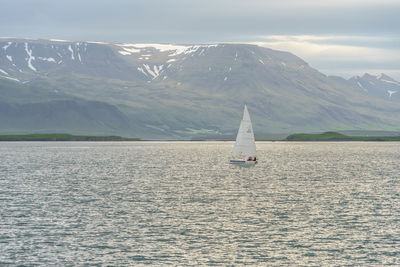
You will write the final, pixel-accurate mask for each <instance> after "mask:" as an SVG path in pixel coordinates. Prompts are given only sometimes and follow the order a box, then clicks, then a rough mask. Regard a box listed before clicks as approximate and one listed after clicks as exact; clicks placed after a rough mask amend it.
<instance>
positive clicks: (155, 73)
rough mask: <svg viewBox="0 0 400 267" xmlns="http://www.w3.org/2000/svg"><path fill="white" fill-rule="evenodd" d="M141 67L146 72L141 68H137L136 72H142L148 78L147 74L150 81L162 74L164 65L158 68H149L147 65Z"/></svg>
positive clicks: (155, 66)
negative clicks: (150, 78)
mask: <svg viewBox="0 0 400 267" xmlns="http://www.w3.org/2000/svg"><path fill="white" fill-rule="evenodd" d="M143 67H144V68H145V70H146V71H145V70H143V68H141V67H140V69H139V68H138V70H139V71H141V72H143V73H144V74H145V75H146V76H148V75H147V74H150V76H151V77H152V80H154V79H155V78H157V77H158V76H159V75H160V74H161V73H162V72H163V68H164V65H160V66H157V65H154V66H153V68H151V67H150V66H149V65H148V64H143ZM146 72H147V73H146Z"/></svg>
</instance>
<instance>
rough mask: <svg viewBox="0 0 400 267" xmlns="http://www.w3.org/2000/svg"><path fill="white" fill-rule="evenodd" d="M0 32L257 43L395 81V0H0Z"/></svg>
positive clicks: (333, 70) (399, 65)
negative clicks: (389, 76) (389, 77)
mask: <svg viewBox="0 0 400 267" xmlns="http://www.w3.org/2000/svg"><path fill="white" fill-rule="evenodd" d="M0 36H2V37H21V38H23V37H29V38H53V39H66V40H77V41H78V40H79V41H105V42H131V43H218V42H244V43H257V44H259V45H263V46H266V47H270V48H273V49H278V50H285V51H289V52H292V53H294V54H296V55H297V56H300V57H301V58H303V59H304V60H306V61H307V62H309V63H310V65H311V66H313V67H315V68H317V69H318V70H320V71H322V72H323V73H325V74H329V75H332V74H338V75H341V76H344V77H349V76H351V75H362V74H363V73H364V72H370V73H372V74H378V73H381V72H384V73H386V74H389V75H391V76H393V77H394V78H396V79H397V80H400V0H197V1H195V0H110V1H106V0H79V1H78V0H66V1H62V0H0Z"/></svg>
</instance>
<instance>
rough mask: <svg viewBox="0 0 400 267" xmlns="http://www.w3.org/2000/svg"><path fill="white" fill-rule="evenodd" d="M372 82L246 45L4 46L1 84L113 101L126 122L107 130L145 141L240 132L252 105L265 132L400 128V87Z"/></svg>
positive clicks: (13, 42)
mask: <svg viewBox="0 0 400 267" xmlns="http://www.w3.org/2000/svg"><path fill="white" fill-rule="evenodd" d="M363 77H364V76H363ZM367 78H368V77H366V79H365V81H364V80H362V81H359V80H357V81H356V80H352V79H350V80H344V79H341V78H334V77H327V76H325V75H323V74H322V73H320V72H318V71H317V70H315V69H313V68H311V67H310V66H309V65H308V64H307V63H306V62H304V61H303V60H302V59H300V58H298V57H296V56H294V55H292V54H290V53H288V52H281V51H275V50H272V49H267V48H262V47H258V46H254V45H245V44H213V45H168V44H103V43H88V42H68V41H50V40H18V39H3V40H2V39H0V84H1V83H6V82H7V84H10V83H14V84H18V88H19V89H18V90H25V91H27V92H28V91H29V92H31V93H30V94H31V95H32V94H33V93H32V92H33V91H32V90H33V89H32V88H41V89H43V90H44V89H45V90H47V91H46V92H53V93H54V92H57V95H58V97H59V96H60V95H65V96H68V97H71V98H79V99H81V100H83V101H88V102H89V101H97V102H102V103H107V104H109V105H111V106H112V107H115V108H116V110H114V111H115V112H117V113H118V112H121V114H123V116H126V120H125V119H124V120H122V119H121V120H119V119H118V120H117V121H120V122H121V123H122V124H118V125H112V126H111V125H109V124H107V123H104V125H105V126H104V127H105V128H107V129H109V130H112V131H115V134H119V135H123V134H121V133H122V132H123V133H125V135H126V133H128V136H137V137H142V138H143V137H147V138H182V137H184V138H188V137H193V136H196V135H219V134H234V133H235V131H236V129H237V127H238V123H239V121H240V118H241V115H240V114H241V110H242V106H243V104H245V103H246V104H248V106H249V111H250V113H251V115H252V120H253V124H254V129H255V132H257V133H292V132H297V131H301V132H312V131H326V130H360V129H361V130H394V131H398V130H400V126H399V125H400V116H399V115H400V108H399V105H398V101H397V100H396V99H397V98H396V97H397V94H396V93H395V92H392V91H395V90H398V89H397V87H394V86H397V84H396V83H397V82H396V81H394V80H393V79H391V78H390V77H388V76H382V77H380V79H377V81H375V83H378V81H379V82H380V83H383V84H385V85H387V86H389V87H385V88H384V89H383V93H382V92H381V91H379V90H378V89H372V87H368V90H369V91H368V93H367V92H366V91H365V88H367V83H368V81H367ZM358 83H360V84H361V85H362V86H364V87H365V88H363V87H360V86H359V84H358ZM369 84H370V83H369ZM390 86H391V87H390ZM5 87H7V86H3V87H0V88H3V89H1V90H4V88H5ZM7 88H8V87H7ZM374 88H375V87H374ZM388 91H391V92H392V93H388ZM43 93H44V92H38V93H37V95H38V98H40V96H39V95H41V94H43ZM44 94H46V93H44ZM385 94H386V95H385ZM388 94H390V97H389V98H388V97H387V95H388ZM16 98H18V97H16ZM26 99H27V100H29V99H31V100H30V102H31V103H35V101H37V100H35V97H32V96H31V97H27V98H26ZM14 100H15V98H14ZM14 100H13V98H12V96H9V97H4V98H3V103H9V102H13V101H14ZM28 102H29V101H28ZM88 108H89V109H92V108H95V107H94V106H93V105H89V104H88ZM87 112H89V111H87ZM97 112H99V111H96V112H95V113H97ZM99 113H100V112H99ZM115 114H116V113H115ZM121 116H122V115H121ZM99 117H103V116H99ZM87 118H88V120H90V119H89V117H87ZM9 123H10V122H9ZM78 124H79V123H78ZM4 125H6V126H5V127H4V129H7V124H4ZM66 125H68V124H66ZM71 127H72V126H71ZM74 127H75V128H79V126H74ZM124 127H125V128H124ZM67 128H68V127H67ZM92 129H93V132H92V133H90V134H95V133H96V132H97V128H96V127H94V126H93V128H92ZM113 133H114V132H113Z"/></svg>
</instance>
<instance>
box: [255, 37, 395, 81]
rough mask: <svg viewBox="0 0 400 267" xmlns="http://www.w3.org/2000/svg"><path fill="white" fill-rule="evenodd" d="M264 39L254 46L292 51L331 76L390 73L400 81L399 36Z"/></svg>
mask: <svg viewBox="0 0 400 267" xmlns="http://www.w3.org/2000/svg"><path fill="white" fill-rule="evenodd" d="M260 39H261V40H260V41H258V42H251V43H253V44H257V45H260V46H264V47H268V48H272V49H276V50H284V51H289V52H291V53H293V54H295V55H297V56H299V57H301V58H303V59H304V60H306V61H307V62H309V63H310V64H311V65H312V66H313V67H315V68H317V69H320V70H323V71H324V72H326V73H327V74H341V75H342V74H343V73H347V72H351V73H352V74H353V73H355V72H372V73H375V72H376V71H377V70H379V71H381V72H385V70H387V72H388V73H389V72H390V73H391V74H392V75H394V76H396V78H397V79H399V78H400V47H399V46H398V45H396V44H398V41H399V38H398V37H387V36H382V37H379V36H344V35H338V36H334V35H330V36H323V35H268V36H261V37H260ZM382 43H385V44H386V47H385V46H382V45H381V44H382ZM377 44H379V45H377ZM350 70H351V71H350ZM359 74H361V73H359Z"/></svg>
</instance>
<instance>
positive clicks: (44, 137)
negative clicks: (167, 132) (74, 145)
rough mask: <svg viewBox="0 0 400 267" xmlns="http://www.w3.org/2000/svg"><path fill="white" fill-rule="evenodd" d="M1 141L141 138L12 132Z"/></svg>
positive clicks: (127, 139) (119, 139)
mask: <svg viewBox="0 0 400 267" xmlns="http://www.w3.org/2000/svg"><path fill="white" fill-rule="evenodd" d="M0 141H140V138H126V137H121V136H87V135H71V134H16V135H14V134H10V135H0Z"/></svg>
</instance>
